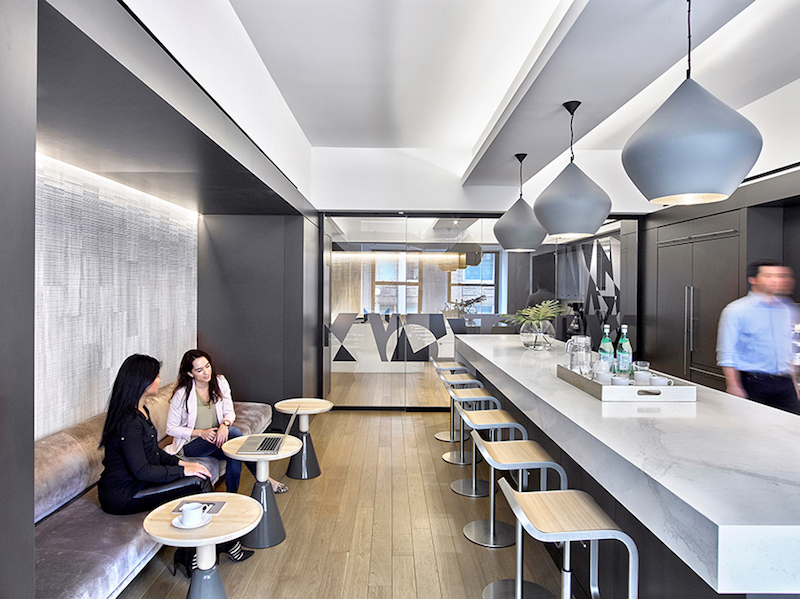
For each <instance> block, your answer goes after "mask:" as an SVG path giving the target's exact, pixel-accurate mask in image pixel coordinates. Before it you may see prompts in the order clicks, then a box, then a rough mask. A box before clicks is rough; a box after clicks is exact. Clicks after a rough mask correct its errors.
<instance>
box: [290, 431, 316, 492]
mask: <svg viewBox="0 0 800 599" xmlns="http://www.w3.org/2000/svg"><path fill="white" fill-rule="evenodd" d="M297 436H299V437H300V440H301V441H302V442H303V448H302V449H301V450H300V451H299V452H298V453H296V454H294V455H293V456H292V457H291V459H290V460H289V467H288V468H287V469H286V476H288V477H289V478H299V479H301V480H306V479H309V478H316V477H317V476H319V475H320V474H321V470H320V469H319V462H318V461H317V453H316V452H315V451H314V442H313V441H312V440H311V435H310V434H309V433H308V431H305V432H303V431H301V432H300V433H299V434H298V435H297Z"/></svg>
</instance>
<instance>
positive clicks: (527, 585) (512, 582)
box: [483, 521, 554, 599]
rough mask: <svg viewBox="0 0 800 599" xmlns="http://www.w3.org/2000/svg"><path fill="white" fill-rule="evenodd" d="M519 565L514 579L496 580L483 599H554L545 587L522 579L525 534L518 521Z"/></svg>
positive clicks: (486, 588)
mask: <svg viewBox="0 0 800 599" xmlns="http://www.w3.org/2000/svg"><path fill="white" fill-rule="evenodd" d="M516 537H517V551H516V553H517V563H516V565H515V570H514V578H506V579H505V580H496V581H495V582H493V583H491V584H489V585H487V586H486V587H485V588H484V589H483V599H554V597H553V593H551V592H550V591H548V590H547V589H545V588H544V587H541V586H539V585H538V584H534V583H532V582H530V581H528V580H523V579H522V565H523V563H524V562H523V557H522V548H523V545H524V540H525V538H524V532H523V530H522V523H521V522H519V521H517V527H516Z"/></svg>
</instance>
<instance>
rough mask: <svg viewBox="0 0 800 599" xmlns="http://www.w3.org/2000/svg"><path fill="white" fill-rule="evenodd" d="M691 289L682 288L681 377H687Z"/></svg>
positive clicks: (687, 287)
mask: <svg viewBox="0 0 800 599" xmlns="http://www.w3.org/2000/svg"><path fill="white" fill-rule="evenodd" d="M691 289H692V288H691V287H689V286H688V285H687V286H686V287H684V288H683V376H684V377H687V376H688V375H689V346H690V343H691V341H690V327H691V325H690V324H689V323H690V320H689V301H690V300H689V296H690V294H691Z"/></svg>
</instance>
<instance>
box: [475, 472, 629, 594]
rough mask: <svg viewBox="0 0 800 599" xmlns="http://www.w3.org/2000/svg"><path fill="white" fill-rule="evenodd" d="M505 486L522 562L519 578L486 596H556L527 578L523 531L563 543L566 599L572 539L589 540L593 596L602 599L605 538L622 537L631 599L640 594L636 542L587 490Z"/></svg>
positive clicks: (495, 585) (489, 589)
mask: <svg viewBox="0 0 800 599" xmlns="http://www.w3.org/2000/svg"><path fill="white" fill-rule="evenodd" d="M500 489H501V490H502V491H503V495H505V496H506V500H507V501H508V505H509V506H510V507H511V510H512V511H513V512H514V515H515V516H516V517H517V527H516V533H517V564H516V572H515V578H514V579H508V580H498V581H495V582H493V583H491V584H490V585H488V586H487V587H486V588H485V589H483V597H484V599H490V598H491V599H500V598H509V599H510V598H514V599H523V598H525V599H527V598H529V597H536V598H539V597H542V598H544V597H552V596H553V595H551V594H550V593H549V592H547V591H546V590H545V589H543V588H542V587H540V586H538V585H535V584H533V583H532V582H528V581H523V580H522V540H523V537H522V530H523V528H524V529H525V530H526V531H527V532H528V534H529V535H531V536H532V537H533V538H534V539H536V540H537V541H542V542H543V543H563V550H564V566H563V568H562V570H561V599H571V597H572V572H571V571H570V547H569V544H570V542H571V541H589V587H590V589H591V595H592V598H593V599H600V587H599V585H598V555H597V552H598V549H599V541H601V540H604V539H616V540H618V541H621V542H622V544H623V545H625V547H626V548H627V549H628V599H637V597H638V596H639V552H638V550H637V549H636V543H634V542H633V539H631V538H630V537H629V536H628V535H627V534H626V533H625V532H623V531H622V529H620V527H619V526H617V524H616V523H615V522H614V521H613V520H612V519H611V518H610V517H609V516H608V515H607V514H606V513H605V512H604V511H603V510H602V509H600V506H598V505H597V503H595V501H594V499H592V497H591V496H590V495H589V494H588V493H584V492H583V491H577V490H569V491H567V490H562V491H544V492H532V493H522V492H517V491H514V489H512V488H511V485H509V484H508V481H506V480H501V481H500Z"/></svg>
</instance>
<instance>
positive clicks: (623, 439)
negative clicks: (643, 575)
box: [456, 335, 800, 594]
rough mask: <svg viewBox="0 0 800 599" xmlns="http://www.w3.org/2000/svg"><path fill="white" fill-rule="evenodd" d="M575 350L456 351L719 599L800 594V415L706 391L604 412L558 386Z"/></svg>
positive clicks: (512, 342)
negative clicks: (691, 398)
mask: <svg viewBox="0 0 800 599" xmlns="http://www.w3.org/2000/svg"><path fill="white" fill-rule="evenodd" d="M563 348H564V344H563V343H559V342H556V344H555V345H554V346H553V348H552V349H551V350H549V351H532V350H526V349H525V348H524V347H523V346H522V344H521V343H520V341H519V337H518V336H514V335H481V336H477V335H472V336H458V337H456V351H457V352H458V354H460V355H461V356H462V357H463V358H464V359H465V360H467V361H468V362H469V363H470V364H471V365H472V366H473V367H475V368H476V369H477V370H478V371H480V372H481V373H482V374H483V375H484V376H485V377H486V378H487V380H489V381H491V383H492V384H493V385H494V386H495V387H497V388H498V389H499V390H500V391H501V392H502V393H503V394H504V395H505V396H506V397H508V398H509V400H511V401H512V402H513V403H514V404H515V405H516V406H517V407H518V408H519V409H520V410H521V411H522V412H523V413H524V414H525V415H526V416H528V418H530V419H531V421H532V422H534V423H535V424H536V425H537V426H538V427H539V428H541V429H542V430H543V431H544V432H545V433H546V434H547V435H548V436H549V437H550V438H551V439H553V441H555V442H556V443H557V444H558V445H559V446H560V447H561V448H562V449H563V450H564V451H566V452H567V453H568V454H569V455H570V456H571V457H572V458H573V459H574V460H575V461H576V462H577V463H578V464H579V465H580V466H581V467H582V468H583V469H584V470H586V471H587V472H588V473H589V474H590V475H592V476H593V477H594V478H595V479H596V480H597V481H598V482H599V483H600V484H601V485H603V487H604V488H605V489H606V490H608V491H609V492H610V493H611V494H612V495H613V496H614V497H615V498H616V499H617V500H618V501H619V502H620V503H621V504H622V505H623V506H625V508H626V509H628V510H629V511H630V512H631V513H632V514H633V515H634V516H636V517H637V518H638V519H639V520H640V521H641V522H642V523H643V524H644V525H645V526H647V527H648V528H649V529H650V530H651V531H652V532H653V533H654V534H655V535H656V536H657V537H658V538H660V539H661V540H662V541H663V542H664V543H665V544H666V545H667V546H668V547H669V548H670V549H671V550H672V551H673V552H675V553H676V554H677V555H678V556H679V557H680V558H681V559H682V560H683V561H684V562H686V564H688V565H689V566H690V567H691V568H692V569H693V570H694V571H695V572H697V574H698V575H700V576H701V577H702V578H703V579H704V580H705V581H706V582H707V583H708V584H709V585H710V586H711V587H712V588H714V589H715V590H716V591H717V592H718V593H754V594H756V593H800V417H798V416H795V415H792V414H787V413H785V412H781V411H779V410H775V409H772V408H768V407H766V406H762V405H759V404H756V403H754V402H751V401H748V400H744V399H740V398H738V397H734V396H732V395H728V394H727V393H722V392H720V391H716V390H713V389H709V388H706V387H698V391H697V402H696V403H687V404H683V403H677V404H654V403H652V402H647V403H641V404H639V403H625V404H615V403H608V402H601V401H599V400H597V399H595V398H594V397H592V396H591V395H588V394H586V393H584V392H582V391H580V390H578V389H576V388H575V387H573V386H571V385H569V384H568V383H566V382H564V381H562V380H561V379H559V378H557V377H556V364H558V363H561V364H566V363H567V362H568V358H567V356H566V355H565V354H564V350H563Z"/></svg>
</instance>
